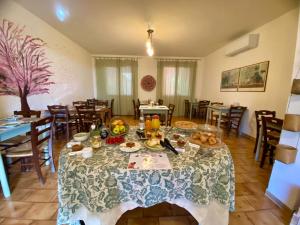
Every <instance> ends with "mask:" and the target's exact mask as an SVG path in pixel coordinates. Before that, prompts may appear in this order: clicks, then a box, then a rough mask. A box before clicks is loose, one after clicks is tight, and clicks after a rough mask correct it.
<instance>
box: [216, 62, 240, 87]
mask: <svg viewBox="0 0 300 225" xmlns="http://www.w3.org/2000/svg"><path fill="white" fill-rule="evenodd" d="M239 73H240V69H239V68H238V69H233V70H226V71H223V72H222V77H221V87H220V89H221V91H237V90H238V84H239Z"/></svg>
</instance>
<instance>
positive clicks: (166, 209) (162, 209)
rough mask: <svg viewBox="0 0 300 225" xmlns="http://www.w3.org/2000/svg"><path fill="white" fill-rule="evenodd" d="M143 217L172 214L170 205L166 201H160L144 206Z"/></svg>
mask: <svg viewBox="0 0 300 225" xmlns="http://www.w3.org/2000/svg"><path fill="white" fill-rule="evenodd" d="M143 215H144V217H152V216H158V217H160V216H172V215H173V212H172V206H171V204H168V203H161V204H158V205H155V206H152V207H149V208H144V210H143Z"/></svg>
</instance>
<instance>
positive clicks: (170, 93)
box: [156, 60, 197, 116]
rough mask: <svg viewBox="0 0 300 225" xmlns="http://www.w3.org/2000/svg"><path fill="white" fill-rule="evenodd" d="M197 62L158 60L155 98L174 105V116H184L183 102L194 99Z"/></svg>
mask: <svg viewBox="0 0 300 225" xmlns="http://www.w3.org/2000/svg"><path fill="white" fill-rule="evenodd" d="M196 70H197V61H188V60H158V63H157V72H158V74H157V88H156V90H157V97H158V98H161V99H163V100H164V104H165V105H168V104H170V103H171V104H174V105H175V111H174V115H176V116H183V115H184V100H185V99H189V100H192V99H194V89H195V80H196Z"/></svg>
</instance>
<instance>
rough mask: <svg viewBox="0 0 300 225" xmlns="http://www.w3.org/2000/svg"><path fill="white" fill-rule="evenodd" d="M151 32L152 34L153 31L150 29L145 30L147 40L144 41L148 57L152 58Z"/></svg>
mask: <svg viewBox="0 0 300 225" xmlns="http://www.w3.org/2000/svg"><path fill="white" fill-rule="evenodd" d="M153 32H154V30H152V29H148V30H147V33H148V39H147V41H146V51H147V54H148V56H153V54H154V49H153V43H152V34H153Z"/></svg>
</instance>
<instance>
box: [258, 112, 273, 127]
mask: <svg viewBox="0 0 300 225" xmlns="http://www.w3.org/2000/svg"><path fill="white" fill-rule="evenodd" d="M263 116H264V117H273V118H274V117H276V112H275V111H269V110H257V111H255V119H256V127H257V128H258V129H259V127H260V126H261V125H262V117H263Z"/></svg>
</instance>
